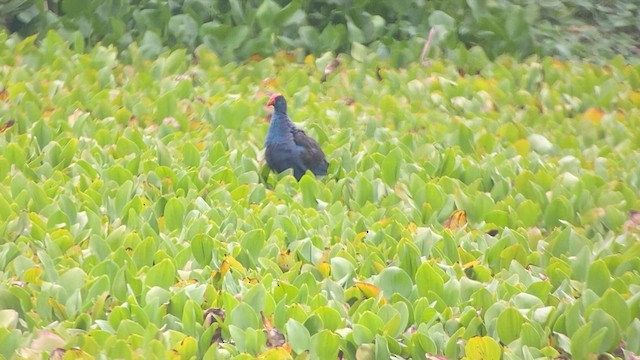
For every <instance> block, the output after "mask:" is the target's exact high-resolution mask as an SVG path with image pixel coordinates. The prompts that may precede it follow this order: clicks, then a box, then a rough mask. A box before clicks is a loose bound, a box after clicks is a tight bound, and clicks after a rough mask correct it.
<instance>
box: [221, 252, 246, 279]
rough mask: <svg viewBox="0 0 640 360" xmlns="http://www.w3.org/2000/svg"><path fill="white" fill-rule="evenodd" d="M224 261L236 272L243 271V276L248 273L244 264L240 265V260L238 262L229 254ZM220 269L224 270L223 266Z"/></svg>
mask: <svg viewBox="0 0 640 360" xmlns="http://www.w3.org/2000/svg"><path fill="white" fill-rule="evenodd" d="M224 261H226V262H227V263H228V264H229V266H231V268H232V269H234V270H238V271H241V272H242V273H243V274H244V273H246V272H247V271H246V270H245V268H244V266H242V264H240V262H239V261H238V260H236V259H235V258H234V257H233V256H231V255H229V254H227V255H225V256H224ZM220 268H222V266H220ZM223 275H224V274H223Z"/></svg>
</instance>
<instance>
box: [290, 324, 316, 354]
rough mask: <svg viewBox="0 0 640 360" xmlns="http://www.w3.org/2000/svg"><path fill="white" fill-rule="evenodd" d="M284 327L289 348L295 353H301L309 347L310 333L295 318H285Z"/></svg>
mask: <svg viewBox="0 0 640 360" xmlns="http://www.w3.org/2000/svg"><path fill="white" fill-rule="evenodd" d="M285 328H286V332H287V340H288V343H289V345H291V350H293V351H294V352H295V353H297V354H301V353H303V352H305V351H308V350H310V349H311V335H310V334H309V330H307V328H305V327H304V325H302V324H301V323H299V322H298V321H296V320H295V319H289V320H287V324H286V326H285Z"/></svg>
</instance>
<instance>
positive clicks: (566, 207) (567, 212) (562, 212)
mask: <svg viewBox="0 0 640 360" xmlns="http://www.w3.org/2000/svg"><path fill="white" fill-rule="evenodd" d="M573 215H574V211H573V209H572V208H571V205H570V204H569V202H568V201H567V199H565V198H564V197H556V198H554V199H553V200H551V202H550V203H549V205H547V208H546V210H545V211H544V216H543V219H544V223H545V225H546V226H547V227H549V228H551V227H554V226H560V225H561V221H563V220H564V221H568V222H572V221H573Z"/></svg>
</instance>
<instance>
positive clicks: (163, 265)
mask: <svg viewBox="0 0 640 360" xmlns="http://www.w3.org/2000/svg"><path fill="white" fill-rule="evenodd" d="M175 277H176V266H175V265H174V263H173V261H171V260H170V259H163V260H162V261H160V262H159V263H157V264H156V265H154V266H152V267H151V268H150V269H149V270H148V271H147V275H146V278H145V285H146V286H147V287H153V286H158V287H161V288H164V289H168V288H169V287H170V286H172V285H173V284H174V283H175V282H176V278H175Z"/></svg>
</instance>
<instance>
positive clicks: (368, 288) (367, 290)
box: [356, 281, 380, 298]
mask: <svg viewBox="0 0 640 360" xmlns="http://www.w3.org/2000/svg"><path fill="white" fill-rule="evenodd" d="M356 287H357V288H358V289H360V291H362V294H364V296H366V297H368V298H375V297H378V295H380V288H379V287H377V286H375V285H373V284H369V283H366V282H363V281H357V282H356Z"/></svg>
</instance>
